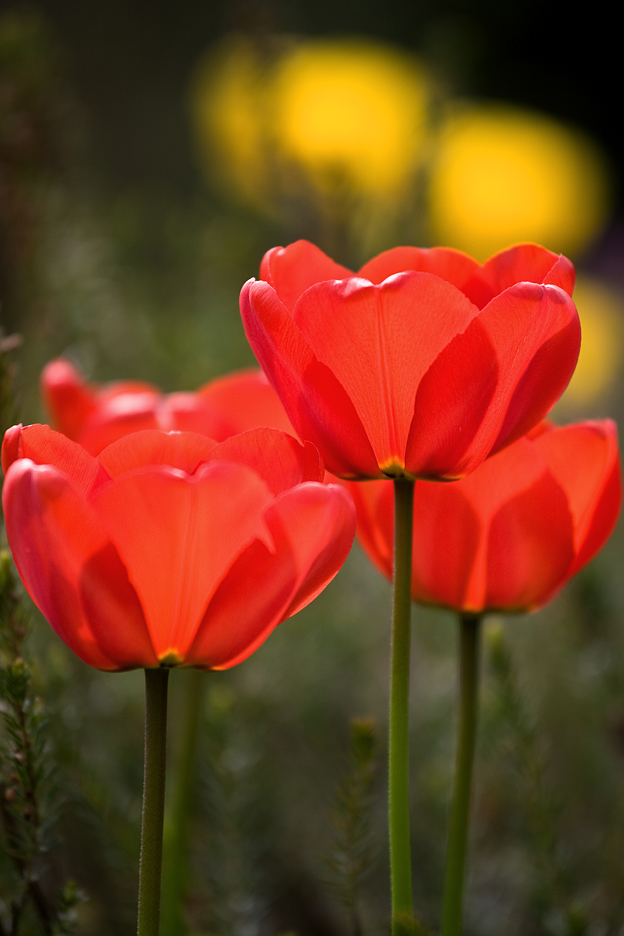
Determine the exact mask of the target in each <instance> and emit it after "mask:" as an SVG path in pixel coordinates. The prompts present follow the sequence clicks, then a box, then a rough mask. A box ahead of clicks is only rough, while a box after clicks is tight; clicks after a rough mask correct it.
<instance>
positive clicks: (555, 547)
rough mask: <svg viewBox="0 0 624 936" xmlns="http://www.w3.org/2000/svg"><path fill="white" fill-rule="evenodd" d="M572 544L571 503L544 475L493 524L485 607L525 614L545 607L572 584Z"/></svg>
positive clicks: (511, 503)
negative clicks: (554, 595) (563, 586)
mask: <svg viewBox="0 0 624 936" xmlns="http://www.w3.org/2000/svg"><path fill="white" fill-rule="evenodd" d="M486 464H487V463H486ZM573 540H574V535H573V527H572V517H571V515H570V511H569V509H568V503H567V498H566V496H565V494H564V492H563V490H562V489H561V487H560V486H559V485H558V484H557V482H556V481H555V479H554V478H553V477H552V475H551V474H550V473H548V474H545V475H543V476H542V477H541V478H540V479H538V480H537V481H535V483H534V484H533V485H532V486H531V488H529V489H528V490H525V491H523V492H522V493H520V494H518V495H517V496H516V497H514V498H512V499H510V500H509V501H508V502H507V503H506V504H504V505H503V506H502V507H501V509H500V510H499V511H498V513H497V514H496V515H495V516H494V517H493V518H492V521H491V524H490V532H489V537H488V552H487V591H486V595H485V601H484V606H485V607H487V608H490V609H493V610H496V609H500V610H504V611H525V610H531V609H534V608H537V607H539V606H540V605H542V604H544V603H545V602H546V601H548V600H549V599H550V598H551V597H552V596H553V594H554V593H555V592H556V591H557V590H558V589H559V588H560V587H561V586H562V585H563V583H564V582H565V581H566V579H567V578H568V575H569V569H570V563H571V562H572V559H573V556H574V551H573Z"/></svg>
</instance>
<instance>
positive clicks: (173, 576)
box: [91, 462, 271, 660]
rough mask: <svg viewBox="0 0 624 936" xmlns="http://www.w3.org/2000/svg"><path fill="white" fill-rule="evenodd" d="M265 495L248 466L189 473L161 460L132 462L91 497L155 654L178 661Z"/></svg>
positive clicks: (258, 526) (259, 523)
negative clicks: (142, 463) (128, 470)
mask: <svg viewBox="0 0 624 936" xmlns="http://www.w3.org/2000/svg"><path fill="white" fill-rule="evenodd" d="M270 501H271V495H270V494H269V491H268V489H267V487H266V485H265V484H264V482H263V481H262V480H261V479H260V478H259V477H258V475H257V474H255V472H253V471H251V470H250V469H249V468H247V467H246V466H244V465H235V464H233V463H231V462H228V463H223V462H211V463H209V464H206V465H202V466H201V467H200V469H199V470H198V472H197V473H196V474H195V475H193V476H186V475H183V474H181V473H180V472H179V471H178V470H176V469H173V468H167V467H164V466H156V467H149V468H142V469H138V470H137V471H135V472H133V473H130V474H126V475H122V476H121V477H120V478H118V479H116V480H115V481H113V482H112V483H111V484H109V485H108V486H107V487H104V488H102V489H101V490H100V491H99V492H98V493H97V495H96V496H95V497H94V498H93V499H92V500H91V503H92V505H93V508H94V510H95V511H96V513H97V515H98V516H99V517H100V519H101V521H102V524H103V525H104V527H105V528H106V530H107V531H108V534H109V536H110V538H111V540H112V541H113V543H114V544H115V546H116V548H117V550H118V552H119V554H120V556H121V557H122V560H123V562H124V564H125V566H126V568H127V570H128V576H129V578H130V581H131V582H132V584H133V585H134V587H135V589H136V592H137V594H138V596H139V599H140V601H141V604H142V606H143V609H144V613H145V618H146V620H147V626H148V629H149V632H150V636H151V639H152V643H153V646H154V649H155V651H156V654H157V656H158V658H159V659H161V658H162V657H163V656H166V655H168V654H169V653H174V654H176V655H177V656H178V657H179V658H181V659H182V660H183V659H184V658H185V657H186V654H187V652H188V649H189V647H190V646H191V644H192V643H193V640H194V638H195V634H196V632H197V628H198V627H199V624H200V622H201V620H202V617H203V615H204V613H205V610H206V606H207V604H208V602H209V601H210V599H211V597H212V595H213V593H214V591H215V589H216V588H217V586H218V585H219V582H220V581H221V579H222V578H223V577H224V575H225V574H226V572H227V571H228V569H229V568H230V566H231V565H232V563H233V562H234V561H235V559H236V558H237V557H238V555H239V554H240V553H241V552H242V550H243V549H245V548H246V547H247V546H248V545H249V543H250V542H251V541H252V540H253V539H256V538H260V539H265V540H266V532H265V526H264V522H263V519H262V515H263V512H264V509H265V507H266V506H267V505H268V504H269V503H270Z"/></svg>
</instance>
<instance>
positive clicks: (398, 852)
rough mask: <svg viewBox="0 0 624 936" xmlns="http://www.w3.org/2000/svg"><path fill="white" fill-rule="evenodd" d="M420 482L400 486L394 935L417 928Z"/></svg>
mask: <svg viewBox="0 0 624 936" xmlns="http://www.w3.org/2000/svg"><path fill="white" fill-rule="evenodd" d="M413 510H414V482H413V481H409V480H407V479H405V478H399V479H397V480H395V482H394V517H395V522H394V598H393V607H392V648H391V657H392V662H391V671H390V737H389V765H388V766H389V781H388V787H389V829H390V879H391V885H392V933H393V936H402V934H404V933H407V932H409V931H410V929H412V928H413V913H414V908H413V903H412V862H411V855H410V821H409V820H410V807H409V677H410V637H411V634H410V617H411V610H412V604H411V601H412V597H411V585H412V527H413Z"/></svg>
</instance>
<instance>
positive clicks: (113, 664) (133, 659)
mask: <svg viewBox="0 0 624 936" xmlns="http://www.w3.org/2000/svg"><path fill="white" fill-rule="evenodd" d="M2 465H3V469H4V472H5V482H4V489H3V506H4V514H5V520H6V529H7V536H8V540H9V543H10V546H11V549H12V552H13V556H14V559H15V563H16V566H17V569H18V571H19V574H20V576H21V578H22V581H23V583H24V585H25V587H26V589H27V590H28V592H29V594H30V596H31V597H32V599H33V601H34V602H35V604H36V605H37V607H38V608H39V609H40V610H41V612H42V613H43V615H44V616H45V617H46V618H47V620H48V621H49V623H50V624H51V626H52V627H53V628H54V630H55V631H56V633H57V634H58V635H59V637H60V638H61V639H62V640H63V641H64V642H65V643H66V644H67V645H68V646H69V647H70V648H71V649H72V650H73V651H74V652H75V653H76V654H77V655H78V656H79V657H80V658H81V659H82V660H83V661H84V662H85V663H88V664H89V665H90V666H94V667H97V668H98V669H101V670H108V671H120V670H129V669H135V668H139V667H141V668H144V669H145V687H146V711H145V768H144V797H143V816H142V832H141V861H140V874H139V905H138V930H137V932H138V934H139V936H159V925H160V878H161V859H162V832H163V810H164V791H165V739H166V717H167V683H168V676H169V671H170V669H171V668H172V667H178V666H180V667H196V668H198V669H202V670H220V669H227V668H229V667H231V666H235V665H236V664H238V663H240V662H242V661H243V660H245V659H246V658H247V657H248V656H249V655H250V654H251V653H253V652H254V650H256V649H257V648H258V647H259V646H260V645H261V644H262V643H263V642H264V641H265V640H266V638H267V637H268V635H269V634H270V633H271V631H272V630H273V629H274V628H275V627H276V626H277V625H278V624H279V623H280V622H281V621H283V620H285V619H286V618H288V617H290V616H291V615H293V614H295V613H296V612H297V611H299V610H300V609H301V608H303V607H305V606H306V605H307V604H308V603H309V602H310V601H312V600H313V599H314V598H315V597H316V595H318V594H319V593H320V592H321V591H322V590H323V589H324V588H325V586H326V585H327V584H328V583H329V582H330V581H331V580H332V579H333V577H334V576H335V575H336V573H337V572H338V570H339V569H340V567H341V565H342V563H343V562H344V560H345V558H346V557H347V555H348V553H349V550H350V547H351V544H352V541H353V537H354V534H355V509H354V506H353V502H352V499H351V497H350V495H349V494H348V492H347V491H346V490H345V489H344V488H343V487H341V486H340V485H336V484H324V483H323V479H324V474H325V470H324V467H323V463H322V461H321V459H320V457H319V454H318V451H317V449H316V448H315V447H314V445H312V444H311V443H309V442H306V443H304V444H301V443H300V442H299V441H297V440H295V439H294V438H292V436H289V435H286V434H285V433H283V432H280V431H279V430H276V429H257V430H250V431H248V432H244V433H242V434H240V435H236V436H232V437H231V438H229V439H226V440H225V441H223V442H215V441H214V440H211V439H209V438H207V437H206V436H202V435H199V434H197V433H192V432H169V433H166V432H162V431H159V430H153V429H152V430H143V431H140V432H134V433H131V434H129V435H124V436H122V438H120V439H118V440H117V441H116V442H113V443H112V444H111V445H109V446H107V447H106V448H105V449H103V451H101V452H100V453H99V454H98V455H97V456H93V455H91V454H89V453H88V452H87V451H86V450H85V449H84V448H83V447H82V446H81V445H79V444H78V443H76V442H74V441H72V440H70V439H68V438H67V437H66V436H64V435H62V434H61V433H59V432H55V431H53V430H51V429H50V428H49V427H47V426H39V425H35V426H27V427H24V428H23V427H22V426H14V427H13V428H12V429H9V430H8V432H7V433H6V435H5V438H4V442H3V446H2Z"/></svg>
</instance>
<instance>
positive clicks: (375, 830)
mask: <svg viewBox="0 0 624 936" xmlns="http://www.w3.org/2000/svg"><path fill="white" fill-rule="evenodd" d="M617 42H618V39H617V33H616V31H615V29H614V28H613V24H609V23H608V22H605V16H604V14H603V13H602V11H601V9H600V6H598V8H595V9H594V8H592V9H591V10H589V9H584V10H583V14H582V16H579V17H578V18H577V19H576V20H575V19H572V17H571V15H570V13H569V11H563V10H562V9H561V6H560V5H556V4H554V3H547V4H543V3H540V4H538V3H537V2H535V0H531V2H526V3H523V4H506V5H503V4H494V3H492V2H491V0H478V2H474V0H473V2H471V3H466V2H462V0H447V2H444V3H442V2H436V3H431V2H423V3H420V4H412V3H405V2H400V0H385V2H384V3H383V4H380V3H376V2H373V0H368V2H360V3H357V4H356V3H354V2H352V0H332V2H331V3H330V2H326V0H322V2H320V0H316V2H312V0H298V2H296V3H286V2H281V3H280V2H268V0H241V2H224V0H222V2H214V3H211V4H207V3H199V2H192V0H186V2H184V3H179V4H168V3H165V2H163V0H151V2H149V3H148V2H139V0H125V2H122V0H107V2H105V3H99V4H95V3H86V2H84V0H46V2H45V3H43V2H42V3H39V4H36V3H32V4H29V5H15V4H11V3H5V2H2V3H0V299H1V302H2V306H1V309H0V316H1V318H0V321H1V323H2V328H3V330H4V332H5V334H8V333H14V332H18V333H19V334H20V335H21V336H22V338H23V343H22V345H21V347H20V348H19V349H18V351H17V352H15V353H14V358H15V360H16V361H17V363H18V364H19V372H18V375H17V378H16V388H17V393H18V402H19V408H20V415H21V418H22V419H23V421H24V422H33V421H37V420H41V419H44V418H45V414H44V413H43V412H42V410H41V406H40V402H39V397H38V388H37V381H38V375H39V372H40V370H41V368H42V366H43V365H44V364H45V363H46V362H47V361H48V360H50V359H51V358H52V357H55V356H57V355H59V354H63V355H66V356H69V357H70V358H71V359H72V360H73V361H74V362H75V363H77V364H78V365H79V366H80V367H81V369H82V371H83V373H84V374H85V375H86V376H87V377H88V378H89V379H91V380H94V381H98V382H103V381H106V380H111V379H117V378H125V377H135V378H141V379H147V380H150V381H153V382H154V383H156V384H158V385H159V386H161V387H162V388H163V389H165V390H168V391H169V390H176V389H192V388H194V387H197V386H199V385H200V384H202V383H204V382H206V381H208V380H210V379H211V378H213V377H215V376H217V375H219V374H223V373H226V372H228V371H230V370H232V369H234V368H238V367H242V366H247V365H249V364H251V363H253V355H252V353H251V351H250V349H249V347H248V346H247V343H246V340H245V336H244V333H243V329H242V326H241V323H240V318H239V313H238V293H239V290H240V287H241V286H242V284H243V282H244V281H245V280H246V279H248V278H249V277H250V276H257V275H258V267H259V263H260V260H261V258H262V255H263V253H264V252H265V251H266V250H267V249H269V248H270V247H272V246H275V245H276V244H286V243H289V242H290V241H292V240H294V239H297V238H298V237H308V238H310V239H313V240H314V241H316V242H317V243H319V245H320V246H322V247H323V248H324V249H325V250H327V251H328V252H330V253H331V254H332V255H333V256H334V257H335V258H336V259H337V260H339V261H341V262H344V263H347V264H350V265H352V266H353V267H354V268H357V267H358V266H359V265H360V264H361V263H362V262H364V261H365V260H366V259H368V257H370V256H371V255H373V254H374V253H376V252H378V251H380V250H382V249H385V248H387V247H390V246H394V245H396V244H397V243H418V244H421V245H428V244H434V243H445V244H447V245H449V246H455V247H459V248H461V249H464V250H467V251H469V252H473V253H474V254H475V255H476V256H478V257H479V258H480V259H484V258H485V257H486V256H487V255H488V254H489V253H491V252H494V251H495V250H497V249H500V248H502V247H505V246H507V245H508V244H509V243H511V242H514V241H519V240H528V239H534V240H537V241H540V242H542V243H544V245H545V246H546V247H549V248H550V249H553V250H557V251H558V250H562V251H564V252H567V253H568V254H569V255H570V256H571V257H572V259H573V260H574V261H575V263H576V264H577V268H578V271H579V288H578V293H577V302H578V307H579V312H580V315H581V320H582V324H583V352H582V358H581V362H580V364H579V371H578V374H577V376H576V377H575V378H574V381H573V384H572V385H571V387H570V389H569V391H568V393H567V395H566V397H565V398H564V400H563V401H562V402H561V403H560V404H559V408H558V414H557V415H558V418H560V419H562V420H569V419H576V418H586V417H591V416H594V415H595V416H606V415H609V416H613V417H615V418H617V417H619V415H620V413H621V410H622V390H623V387H622V381H621V376H620V373H621V366H622V357H621V355H622V328H623V314H624V313H623V309H624V300H623V299H622V290H624V228H623V226H622V207H623V204H622V169H623V167H624V143H623V137H622V134H621V128H620V121H619V109H620V105H619V98H620V90H621V78H620V76H619V73H618V66H617V62H618V56H617ZM623 553H624V543H623V542H622V532H621V530H620V529H618V530H617V531H616V534H615V535H614V537H613V539H612V541H611V542H610V543H609V545H608V546H607V547H606V549H605V550H604V552H603V553H602V554H601V555H600V556H599V557H598V558H597V559H596V560H595V561H594V563H592V565H591V566H590V567H589V568H588V569H587V570H585V571H584V572H583V573H581V575H580V576H579V577H578V578H577V579H576V580H575V581H573V582H572V583H571V584H570V585H569V586H568V588H567V589H566V591H565V593H564V594H562V595H561V596H560V597H559V598H558V599H556V600H555V602H553V603H552V605H551V606H550V607H549V608H547V609H545V610H544V611H542V612H540V613H538V614H536V615H533V616H530V617H521V618H517V619H510V620H507V621H500V620H495V621H491V622H490V624H489V625H488V628H487V634H486V646H485V659H484V684H483V696H482V701H483V715H482V722H481V731H480V745H479V752H478V760H477V767H476V793H475V807H474V825H473V834H472V850H471V859H470V877H469V885H468V892H467V908H466V933H467V934H470V936H500V934H502V933H505V934H506V936H507V934H509V936H622V934H624V865H623V864H622V854H623V852H624V652H623V651H624V628H623V627H622V620H623V610H624V594H623V588H624V586H623V579H622V575H621V572H620V569H621V564H622V557H623ZM389 605H390V591H389V587H388V585H387V584H386V583H385V581H382V579H381V577H380V576H379V575H378V574H377V572H376V571H375V570H374V569H373V568H372V567H371V566H369V565H368V563H367V561H366V560H365V559H364V557H363V555H362V554H361V552H360V550H359V548H358V547H357V546H356V547H354V550H353V553H352V555H351V557H350V558H349V560H348V562H347V565H346V566H345V568H344V570H343V571H342V572H341V573H340V575H339V577H338V578H337V580H336V581H335V582H334V583H332V585H331V586H330V587H329V588H328V589H327V591H326V592H325V593H324V594H323V595H322V596H321V597H320V598H319V599H318V600H317V601H316V602H315V603H314V604H313V605H312V606H311V607H309V608H307V609H306V610H304V611H303V612H302V613H301V614H299V615H297V616H296V617H295V618H294V619H293V620H292V621H289V622H286V623H285V624H283V625H282V626H281V627H280V628H278V630H277V632H276V633H275V634H274V635H273V636H272V637H271V639H270V640H269V641H268V642H267V644H266V645H265V646H263V647H262V648H261V649H260V650H259V651H258V652H257V653H256V654H254V656H253V657H252V658H250V659H249V660H248V661H246V662H245V663H244V664H242V665H241V666H240V667H239V668H236V669H234V670H232V671H230V672H227V673H215V674H209V675H206V676H203V677H202V680H203V687H202V692H203V701H202V703H201V725H200V735H199V749H198V769H197V786H196V796H195V807H196V816H195V821H194V824H193V828H192V835H191V839H192V840H191V843H190V859H189V866H188V870H187V904H186V923H185V924H184V926H183V928H182V929H180V933H181V934H182V933H184V932H188V933H189V934H195V936H198V934H202V936H208V934H210V936H217V934H218V936H256V934H257V936H265V934H266V936H274V934H280V933H281V934H286V933H292V932H296V933H298V934H299V936H334V934H335V936H341V934H349V933H353V934H354V936H355V934H356V933H357V932H358V931H357V929H356V924H355V923H354V917H353V913H352V912H351V910H352V908H351V910H349V908H348V907H347V909H345V900H346V902H347V904H348V902H349V899H350V898H348V899H347V898H345V880H344V878H345V875H344V868H343V871H341V870H340V869H341V867H342V865H341V861H342V858H341V847H342V845H341V841H342V840H341V837H340V836H341V833H340V828H341V819H340V817H341V809H344V802H343V799H344V798H343V799H341V795H340V793H339V790H340V785H341V783H343V784H344V777H345V772H348V771H349V769H350V767H349V758H348V751H349V724H350V720H351V719H352V718H354V717H366V718H368V717H370V718H373V719H375V722H376V724H377V736H378V769H377V773H376V777H375V780H374V782H373V786H372V793H371V796H370V800H371V801H370V805H369V814H370V815H369V822H370V841H371V843H372V848H371V851H370V855H369V857H368V859H367V861H366V862H365V864H366V867H367V876H366V877H365V879H364V881H363V883H362V886H361V888H360V891H359V894H358V897H357V906H358V913H359V917H360V921H361V925H362V931H363V932H364V933H365V934H370V936H373V934H377V933H378V934H381V933H385V932H387V926H388V914H389V894H388V870H387V856H386V852H387V843H386V838H385V836H386V832H385V767H384V756H385V741H384V735H385V725H386V705H387V700H386V693H387V671H388V657H387V654H388V650H387V644H388V629H389ZM35 618H36V621H35V627H34V631H33V634H32V636H31V639H30V643H29V653H30V655H31V657H32V658H33V660H34V661H35V680H36V686H37V691H38V692H39V693H40V694H41V696H42V697H43V698H44V699H45V701H46V704H47V706H48V709H49V711H50V718H51V732H52V738H53V746H54V756H55V758H56V759H57V760H58V763H59V774H58V784H59V786H60V789H61V792H62V795H63V799H64V804H65V805H64V807H63V811H62V817H61V821H60V824H59V830H60V833H61V837H62V842H61V844H59V845H58V846H57V847H56V848H55V850H54V851H53V852H52V853H51V855H50V856H49V870H48V872H47V876H46V878H45V886H46V887H48V888H50V889H53V888H54V887H55V886H58V885H59V883H60V882H62V881H63V880H64V879H65V878H66V877H67V876H68V875H69V876H71V877H72V878H75V879H76V880H77V882H78V883H79V885H80V886H81V887H82V888H83V889H84V890H85V891H86V893H87V895H88V900H87V902H86V903H84V904H83V905H82V906H81V907H80V908H79V922H78V930H77V931H78V932H79V933H80V934H84V936H103V934H109V933H115V934H120V936H124V934H130V933H132V932H133V929H134V912H135V911H134V901H135V891H136V867H137V856H138V836H139V819H140V796H141V770H142V760H141V753H142V752H141V745H142V740H141V735H142V716H143V699H142V676H141V674H140V673H130V674H123V675H114V676H111V675H106V674H100V673H97V672H95V671H91V670H88V669H87V668H86V667H85V666H83V665H82V664H81V663H80V662H79V661H78V660H76V659H75V658H74V657H73V656H72V655H71V654H70V653H69V651H67V650H66V648H65V647H64V646H63V645H62V644H61V643H60V641H58V640H57V639H56V638H55V636H54V635H53V634H52V633H51V631H50V629H49V628H48V627H47V625H45V623H44V622H43V621H42V620H41V619H40V617H39V616H38V615H36V613H35ZM414 637H415V639H414V648H413V674H414V676H413V691H412V735H413V737H412V752H413V754H412V765H413V768H412V780H413V791H412V796H413V838H414V884H415V892H416V906H417V908H418V910H419V911H420V912H421V914H422V916H423V919H424V921H425V922H426V924H427V925H428V926H430V927H431V928H432V930H434V931H435V929H436V928H437V926H438V923H439V912H440V896H441V888H442V876H443V861H444V851H445V844H446V821H447V810H448V803H449V796H450V784H451V766H452V753H453V744H454V741H453V729H454V712H455V692H456V674H455V664H456V659H455V657H456V653H455V640H456V634H455V622H454V620H453V618H452V616H451V615H449V614H446V613H444V612H435V611H431V610H426V611H425V610H422V609H415V611H414ZM188 676H189V674H187V673H184V672H176V673H174V674H173V676H172V718H171V745H170V750H171V759H172V765H171V766H172V769H175V762H176V758H177V756H178V754H179V751H180V746H181V739H182V736H183V731H184V716H183V705H184V691H185V680H187V679H188ZM341 803H342V805H341ZM3 867H4V866H3V865H2V864H1V863H0V881H1V880H2V873H3V872H2V868H3ZM347 890H348V888H347ZM1 894H2V890H1V887H0V896H1ZM341 895H342V899H341ZM1 909H2V908H1V906H0V911H1ZM25 925H26V926H27V925H29V924H28V923H26V924H25ZM30 925H32V926H33V927H34V922H33V923H32V924H30ZM185 927H186V929H185ZM24 932H25V933H27V932H30V931H29V930H27V929H24ZM32 932H33V933H34V932H37V930H36V929H35V928H33V929H32Z"/></svg>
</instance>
